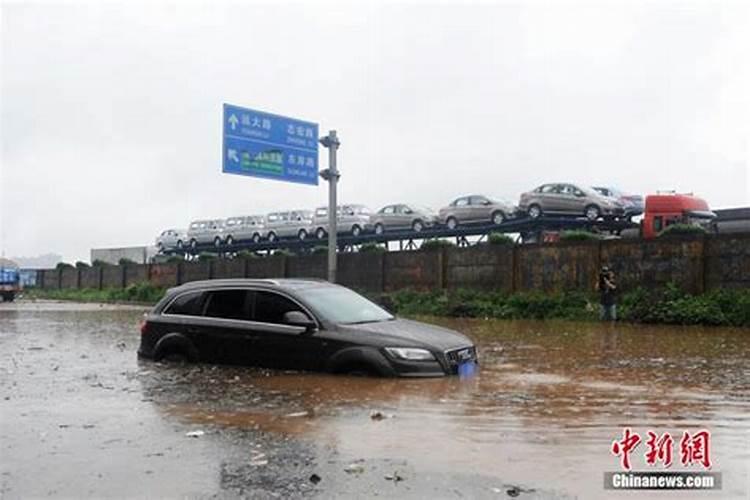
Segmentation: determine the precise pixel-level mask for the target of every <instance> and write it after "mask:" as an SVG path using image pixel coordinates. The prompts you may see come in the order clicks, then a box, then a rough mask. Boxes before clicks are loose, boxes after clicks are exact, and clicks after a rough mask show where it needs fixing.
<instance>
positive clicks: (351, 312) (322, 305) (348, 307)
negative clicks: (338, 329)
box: [304, 286, 394, 325]
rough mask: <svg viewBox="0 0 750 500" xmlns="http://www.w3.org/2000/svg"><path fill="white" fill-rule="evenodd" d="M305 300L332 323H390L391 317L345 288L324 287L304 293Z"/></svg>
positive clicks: (386, 312) (380, 308)
mask: <svg viewBox="0 0 750 500" xmlns="http://www.w3.org/2000/svg"><path fill="white" fill-rule="evenodd" d="M304 298H305V300H306V301H307V302H308V303H309V304H310V305H311V306H312V307H313V308H314V309H316V310H317V311H318V312H320V314H322V315H323V316H325V317H326V318H328V319H329V320H331V321H333V322H334V323H345V324H350V325H352V324H357V323H375V322H379V321H390V320H392V319H394V317H393V315H392V314H390V313H389V312H388V311H386V310H385V309H383V308H382V307H380V306H378V305H376V304H374V303H372V302H370V301H369V300H367V299H366V298H364V297H362V296H361V295H359V294H358V293H356V292H353V291H351V290H349V289H347V288H341V287H333V286H325V287H316V288H311V289H309V290H305V292H304Z"/></svg>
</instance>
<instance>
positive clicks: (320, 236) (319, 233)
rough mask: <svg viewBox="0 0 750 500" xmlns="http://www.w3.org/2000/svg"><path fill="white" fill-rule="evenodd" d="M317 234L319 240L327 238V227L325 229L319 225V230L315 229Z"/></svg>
mask: <svg viewBox="0 0 750 500" xmlns="http://www.w3.org/2000/svg"><path fill="white" fill-rule="evenodd" d="M315 236H316V237H317V238H318V239H319V240H322V239H323V238H325V237H326V232H325V229H323V228H322V227H319V228H318V230H317V231H315Z"/></svg>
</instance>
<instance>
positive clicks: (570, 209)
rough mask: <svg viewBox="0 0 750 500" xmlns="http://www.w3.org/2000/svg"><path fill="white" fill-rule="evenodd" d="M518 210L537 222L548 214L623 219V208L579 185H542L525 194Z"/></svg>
mask: <svg viewBox="0 0 750 500" xmlns="http://www.w3.org/2000/svg"><path fill="white" fill-rule="evenodd" d="M518 208H519V209H520V210H522V211H524V212H526V213H527V214H528V216H529V217H531V218H532V219H537V218H539V217H541V216H542V215H545V214H550V215H574V216H578V217H580V216H584V217H586V218H587V219H589V220H591V221H595V220H597V219H599V218H600V217H605V218H612V217H622V216H623V215H624V214H625V211H624V210H623V208H622V205H621V204H620V203H619V202H618V201H617V200H614V199H612V198H609V197H607V196H604V195H602V194H600V193H597V192H596V191H594V190H593V189H591V188H589V187H585V186H581V185H577V184H570V183H552V184H542V185H541V186H539V187H537V188H536V189H534V190H532V191H529V192H526V193H523V194H522V195H521V200H520V201H519V203H518Z"/></svg>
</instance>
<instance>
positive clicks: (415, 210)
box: [370, 203, 438, 234]
mask: <svg viewBox="0 0 750 500" xmlns="http://www.w3.org/2000/svg"><path fill="white" fill-rule="evenodd" d="M370 222H371V224H372V227H373V230H374V231H375V234H383V233H384V232H385V231H393V230H398V229H411V230H412V231H414V232H415V233H419V232H421V231H422V230H423V229H425V228H430V227H433V226H434V225H435V224H437V222H438V216H437V214H435V212H434V211H432V210H430V209H429V208H426V207H420V206H417V205H410V204H404V203H401V204H396V205H386V206H384V207H383V208H381V209H380V210H378V211H377V213H375V214H373V215H372V216H371V217H370Z"/></svg>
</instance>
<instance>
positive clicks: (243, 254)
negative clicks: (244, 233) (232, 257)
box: [237, 250, 258, 259]
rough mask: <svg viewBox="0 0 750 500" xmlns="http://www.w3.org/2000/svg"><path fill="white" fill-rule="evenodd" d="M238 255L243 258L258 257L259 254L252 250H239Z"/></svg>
mask: <svg viewBox="0 0 750 500" xmlns="http://www.w3.org/2000/svg"><path fill="white" fill-rule="evenodd" d="M237 257H239V258H241V259H257V258H258V255H257V254H256V253H255V252H251V251H250V250H241V251H239V252H237Z"/></svg>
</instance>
